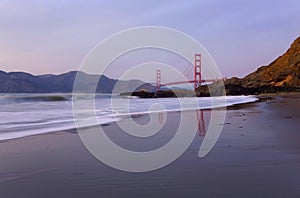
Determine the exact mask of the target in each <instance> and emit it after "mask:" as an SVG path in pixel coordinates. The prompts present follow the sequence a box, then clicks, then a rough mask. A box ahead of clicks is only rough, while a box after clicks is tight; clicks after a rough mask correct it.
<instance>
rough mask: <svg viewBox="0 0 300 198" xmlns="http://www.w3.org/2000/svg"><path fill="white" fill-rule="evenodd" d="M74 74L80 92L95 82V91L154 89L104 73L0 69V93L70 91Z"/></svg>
mask: <svg viewBox="0 0 300 198" xmlns="http://www.w3.org/2000/svg"><path fill="white" fill-rule="evenodd" d="M76 74H78V75H79V76H80V79H81V80H80V86H81V87H82V89H81V90H82V92H93V91H94V90H93V89H95V86H93V85H96V84H97V88H96V92H97V93H112V92H114V93H120V92H130V91H135V90H140V89H144V90H147V91H149V92H153V91H154V90H155V88H154V87H153V86H152V85H151V84H149V83H144V82H142V81H140V80H128V81H121V80H119V81H118V80H115V79H111V78H108V77H106V76H104V75H102V76H98V75H90V74H86V73H84V72H77V71H71V72H68V73H64V74H60V75H52V74H47V75H39V76H34V75H32V74H29V73H24V72H10V73H6V72H4V71H0V93H71V92H72V91H73V85H74V80H75V77H76ZM99 78H100V80H99V81H98V79H99ZM115 85H117V86H115ZM93 87H94V88H93Z"/></svg>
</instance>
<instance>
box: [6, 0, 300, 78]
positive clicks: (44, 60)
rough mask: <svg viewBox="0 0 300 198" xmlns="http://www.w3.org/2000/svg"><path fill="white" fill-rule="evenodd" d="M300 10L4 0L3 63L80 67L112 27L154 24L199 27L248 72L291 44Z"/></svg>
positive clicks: (116, 0) (227, 70)
mask: <svg viewBox="0 0 300 198" xmlns="http://www.w3.org/2000/svg"><path fill="white" fill-rule="evenodd" d="M299 13H300V1H299V0H265V1H264V0H251V1H250V0H187V1H182V0H172V1H171V0H169V1H164V0H151V1H143V0H111V1H107V0H105V1H104V0H98V1H90V0H69V1H67V0H46V1H41V0H36V1H35V0H27V1H23V0H19V1H17V0H0V70H4V71H25V72H30V73H33V74H45V73H54V74H59V73H63V72H67V71H70V70H77V69H78V67H79V65H80V63H81V62H82V60H83V58H84V57H85V56H86V54H87V53H88V52H89V51H90V50H91V49H92V48H93V47H94V46H95V45H97V44H98V43H99V42H100V41H101V40H103V39H105V38H106V37H108V36H110V35H111V34H113V33H116V32H119V31H121V30H124V29H128V28H133V27H137V26H152V25H154V26H166V27H170V28H175V29H178V30H180V31H183V32H185V33H187V34H189V35H191V36H192V37H194V38H195V39H197V40H198V41H199V42H200V43H201V44H202V45H204V46H205V48H206V49H207V50H208V51H209V52H210V54H211V55H212V56H213V58H214V59H215V61H216V63H217V65H218V66H219V68H220V70H221V73H222V74H223V75H224V76H227V77H231V76H238V77H242V76H244V75H246V74H248V73H249V72H252V71H254V70H255V69H256V68H257V67H258V66H261V65H266V64H268V63H270V62H271V61H272V60H274V59H275V58H276V57H278V56H279V55H281V54H282V53H284V52H285V51H286V50H287V49H288V47H289V45H290V44H291V42H292V41H293V40H294V39H295V38H296V37H298V36H299V35H300V14H299ZM111 75H112V76H114V74H113V73H111Z"/></svg>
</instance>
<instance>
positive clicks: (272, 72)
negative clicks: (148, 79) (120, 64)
mask: <svg viewBox="0 0 300 198" xmlns="http://www.w3.org/2000/svg"><path fill="white" fill-rule="evenodd" d="M224 86H225V87H224ZM164 92H166V93H164ZM191 92H192V91H182V92H176V91H175V93H176V94H177V93H180V94H178V95H177V97H187V96H190V95H193V94H192V93H191ZM224 92H225V93H224ZM281 92H300V37H298V38H297V39H296V40H295V41H294V42H293V43H292V45H291V46H290V48H289V49H288V50H287V52H286V53H284V54H283V55H282V56H280V57H278V58H277V59H276V60H275V61H273V62H272V63H270V64H269V65H268V66H261V67H259V68H258V69H257V70H256V71H255V72H253V73H251V74H249V75H247V76H245V77H244V78H237V77H233V78H230V79H227V80H226V81H224V83H223V82H215V83H212V84H209V85H203V86H201V87H198V88H197V89H196V92H195V93H194V94H196V95H197V96H198V97H201V96H219V95H224V94H226V95H259V94H272V93H281ZM175 93H174V92H173V91H171V90H168V91H158V92H157V93H147V92H145V91H137V92H133V93H132V95H133V96H138V97H141V98H147V97H168V96H170V97H176V96H175Z"/></svg>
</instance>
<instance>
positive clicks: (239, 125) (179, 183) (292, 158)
mask: <svg viewBox="0 0 300 198" xmlns="http://www.w3.org/2000/svg"><path fill="white" fill-rule="evenodd" d="M299 107H300V95H299V94H290V95H280V96H272V97H270V98H267V99H266V98H265V99H264V100H263V101H262V102H256V103H250V104H244V105H235V106H233V107H229V108H228V110H227V115H226V121H225V125H224V128H223V131H222V134H221V137H220V138H219V140H218V142H217V144H216V146H215V147H214V148H213V150H212V151H211V152H210V153H209V154H208V155H207V156H206V157H205V158H203V159H200V158H198V156H197V154H198V151H199V147H200V145H201V141H202V139H203V137H198V136H197V137H195V139H194V141H193V143H192V144H191V145H190V147H189V148H188V150H187V151H186V152H185V153H184V154H183V155H182V156H181V157H180V158H179V159H178V160H176V161H175V162H173V163H172V164H170V165H168V166H166V167H164V168H162V169H159V170H156V171H152V172H147V173H128V172H122V171H118V170H115V169H113V168H111V167H108V166H106V165H104V164H103V163H101V162H99V161H98V160H97V159H95V158H94V157H93V156H92V155H91V154H90V153H89V152H88V151H87V149H86V148H85V146H84V145H83V144H82V142H81V140H80V138H79V135H78V134H77V133H76V131H61V132H53V133H48V134H43V135H36V136H30V137H25V138H20V139H14V140H9V141H2V142H0V159H1V160H0V195H1V197H3V198H15V197H73V198H75V197H222V198H224V197H228V198H229V197H230V198H232V197H243V198H247V197H249V198H250V197H251V198H252V197H263V198H267V197H270V198H277V197H278V198H282V197H289V198H293V197H294V198H298V197H300V144H299V142H300V132H299V131H300V130H299V128H300V111H299V110H300V108H299ZM179 115H180V114H179V113H178V112H177V113H176V112H174V113H168V119H167V123H166V125H165V126H164V127H163V128H162V131H161V134H158V136H157V137H154V139H153V140H151V141H150V142H149V143H148V144H149V145H148V144H147V143H146V144H143V146H141V145H139V144H138V143H137V144H136V145H135V146H136V147H137V148H138V147H143V148H147V149H148V148H149V149H150V148H151V146H153V143H155V145H154V146H155V147H159V146H161V145H162V144H163V142H164V141H165V140H166V139H168V138H169V137H170V136H171V135H172V131H174V129H173V128H174V127H175V126H173V124H172V123H174V120H176V119H178V117H179ZM136 119H138V121H140V122H144V121H145V120H147V116H140V117H137V118H136ZM104 128H106V130H107V131H109V133H110V134H111V135H112V136H114V135H115V134H118V133H120V131H119V129H118V127H117V125H116V124H110V125H107V126H104ZM128 141H129V140H128ZM128 141H127V139H126V137H125V138H124V139H122V141H120V144H121V145H122V144H124V145H126V143H128ZM151 143H152V144H151ZM133 149H134V148H133Z"/></svg>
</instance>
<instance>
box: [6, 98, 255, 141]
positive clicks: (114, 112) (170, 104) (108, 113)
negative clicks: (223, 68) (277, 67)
mask: <svg viewBox="0 0 300 198" xmlns="http://www.w3.org/2000/svg"><path fill="white" fill-rule="evenodd" d="M73 97H74V98H75V97H76V99H77V101H78V104H80V105H79V107H80V109H81V110H82V111H85V112H86V118H87V119H88V118H89V116H93V115H94V114H95V115H96V116H97V119H98V123H97V124H108V123H112V122H116V121H119V120H122V119H125V118H126V117H128V116H132V115H137V114H147V113H150V112H159V111H168V112H170V111H181V110H189V109H210V108H216V107H222V106H231V105H235V104H241V103H249V102H255V101H256V100H258V99H257V98H256V97H253V96H225V97H215V98H214V101H217V102H214V103H212V102H211V98H209V97H207V98H182V99H180V101H179V100H178V99H176V98H156V99H140V98H129V97H121V96H117V95H108V94H99V95H96V96H95V97H91V96H83V95H75V96H73ZM195 100H196V101H197V106H195V105H192V104H194V103H193V101H195ZM112 101H113V102H112ZM218 101H219V102H220V103H218ZM91 103H92V104H93V103H95V105H94V106H95V108H94V109H90V104H91ZM183 103H184V104H185V105H184V108H183V107H182V104H183ZM189 104H191V105H190V106H189ZM154 105H158V107H159V108H153V106H154ZM72 107H73V103H72V95H71V94H1V95H0V141H1V140H8V139H14V138H20V137H25V136H30V135H36V134H42V133H49V132H54V131H61V130H69V129H74V128H75V122H74V116H73V110H72Z"/></svg>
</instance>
